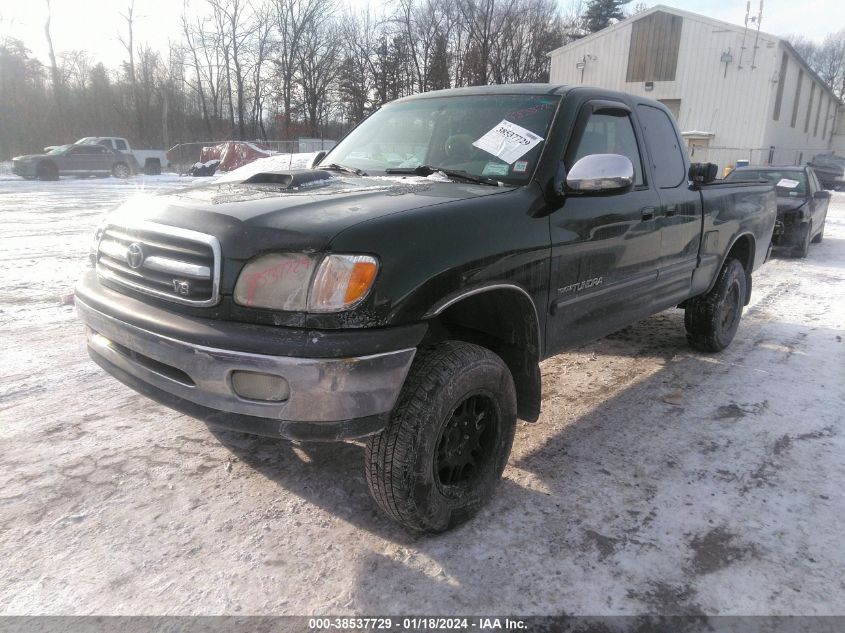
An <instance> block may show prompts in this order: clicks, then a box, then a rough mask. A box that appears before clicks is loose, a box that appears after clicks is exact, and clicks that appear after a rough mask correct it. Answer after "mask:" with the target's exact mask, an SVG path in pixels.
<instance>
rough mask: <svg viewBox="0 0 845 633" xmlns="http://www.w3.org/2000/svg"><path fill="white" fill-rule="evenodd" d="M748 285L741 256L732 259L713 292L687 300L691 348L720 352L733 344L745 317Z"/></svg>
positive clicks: (685, 322)
mask: <svg viewBox="0 0 845 633" xmlns="http://www.w3.org/2000/svg"><path fill="white" fill-rule="evenodd" d="M747 288H748V280H747V278H746V276H745V268H744V267H743V266H742V264H741V263H740V262H739V260H738V259H729V260H728V261H727V262H725V265H724V266H723V267H722V270H721V271H720V272H719V276H718V278H717V279H716V284H715V285H714V286H713V288H712V289H711V290H710V292H708V293H707V294H705V295H701V296H699V297H693V298H692V299H690V300H689V301H687V304H686V310H685V312H684V325H685V326H686V330H687V342H688V343H689V344H690V346H691V347H693V348H695V349H697V350H699V351H702V352H721V351H722V350H723V349H725V348H726V347H727V346H728V345H730V343H731V341H732V340H733V338H734V335H735V334H736V331H737V329H738V328H739V321H740V319H741V318H742V308H743V306H744V305H745V298H746V293H747Z"/></svg>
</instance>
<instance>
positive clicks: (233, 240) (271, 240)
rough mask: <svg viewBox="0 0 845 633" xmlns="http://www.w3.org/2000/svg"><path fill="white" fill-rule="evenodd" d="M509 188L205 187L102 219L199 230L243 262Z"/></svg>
mask: <svg viewBox="0 0 845 633" xmlns="http://www.w3.org/2000/svg"><path fill="white" fill-rule="evenodd" d="M279 175H280V176H284V174H279ZM512 189H513V187H510V186H509V187H494V186H489V185H476V184H471V183H460V182H449V181H446V182H442V181H437V180H432V179H428V178H422V177H417V176H413V177H395V176H384V177H360V176H349V177H347V176H343V177H332V178H330V179H329V180H325V181H322V182H317V183H309V185H308V186H303V187H299V188H297V189H293V190H291V189H289V188H286V187H284V186H279V185H275V184H257V183H243V182H235V183H225V184H214V183H211V184H208V185H204V186H200V187H192V188H189V189H184V190H181V191H178V192H176V193H171V194H167V195H158V196H141V197H137V198H134V199H132V200H130V201H129V202H127V203H126V204H124V205H123V206H121V207H119V208H118V209H117V210H116V211H115V212H114V213H113V214H112V216H110V217H109V219H108V221H109V222H110V223H114V224H122V223H132V222H137V221H149V222H156V223H159V224H166V225H169V226H176V227H180V228H185V229H191V230H194V231H201V232H203V233H208V234H211V235H214V236H215V237H217V238H218V239H219V240H220V242H221V247H222V249H223V253H224V256H225V257H227V258H234V259H247V258H249V257H252V256H254V255H255V254H256V253H259V252H261V251H265V250H268V249H280V248H281V249H286V250H287V249H290V250H306V251H308V250H314V251H319V250H325V249H326V248H327V247H328V245H329V243H330V242H331V240H332V238H333V237H334V236H335V235H337V234H338V233H340V232H341V231H343V230H344V229H346V228H349V227H350V226H354V225H356V224H359V223H361V222H366V221H367V220H371V219H374V218H379V217H382V216H386V215H391V214H394V213H403V212H408V211H412V210H414V209H420V208H423V207H428V206H432V205H439V204H444V203H448V202H455V201H458V200H464V199H467V198H477V197H482V196H489V195H494V194H498V193H503V192H506V191H510V190H512Z"/></svg>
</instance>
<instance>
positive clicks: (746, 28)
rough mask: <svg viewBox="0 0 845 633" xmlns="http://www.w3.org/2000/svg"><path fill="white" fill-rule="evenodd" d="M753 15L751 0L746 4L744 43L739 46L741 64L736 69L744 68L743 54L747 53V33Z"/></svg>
mask: <svg viewBox="0 0 845 633" xmlns="http://www.w3.org/2000/svg"><path fill="white" fill-rule="evenodd" d="M750 15H751V0H748V2H747V3H746V4H745V30H744V31H743V32H742V45H741V46H740V47H739V64H737V67H736V69H737V70H742V56H743V54H744V53H745V34H746V33H748V18H749V16H750Z"/></svg>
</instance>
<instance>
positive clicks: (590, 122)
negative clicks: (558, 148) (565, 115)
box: [566, 110, 643, 185]
mask: <svg viewBox="0 0 845 633" xmlns="http://www.w3.org/2000/svg"><path fill="white" fill-rule="evenodd" d="M590 154H621V155H622V156H627V157H628V158H629V159H630V160H631V163H632V164H633V165H634V185H641V184H643V166H642V160H641V159H640V150H639V147H638V146H637V137H636V136H635V135H634V126H633V125H632V124H631V118H630V117H629V116H628V113H627V112H625V111H623V110H614V111H607V110H604V111H600V112H596V113H593V114H591V115H590V118H589V119H587V122H586V124H585V125H584V127H583V128H581V130H579V131H576V134H575V137H574V138H573V140H572V142H570V144H569V148H568V150H567V152H566V169H567V171H569V170H570V169H572V166H573V165H574V164H575V163H577V162H578V161H579V160H580V159H582V158H584V157H585V156H589V155H590Z"/></svg>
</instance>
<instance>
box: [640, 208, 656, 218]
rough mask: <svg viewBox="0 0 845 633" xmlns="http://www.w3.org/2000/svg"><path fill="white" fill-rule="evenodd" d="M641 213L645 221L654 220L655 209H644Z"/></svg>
mask: <svg viewBox="0 0 845 633" xmlns="http://www.w3.org/2000/svg"><path fill="white" fill-rule="evenodd" d="M640 212H641V213H642V217H643V221H648V220H653V219H654V207H643V208H642V209H641V210H640Z"/></svg>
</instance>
